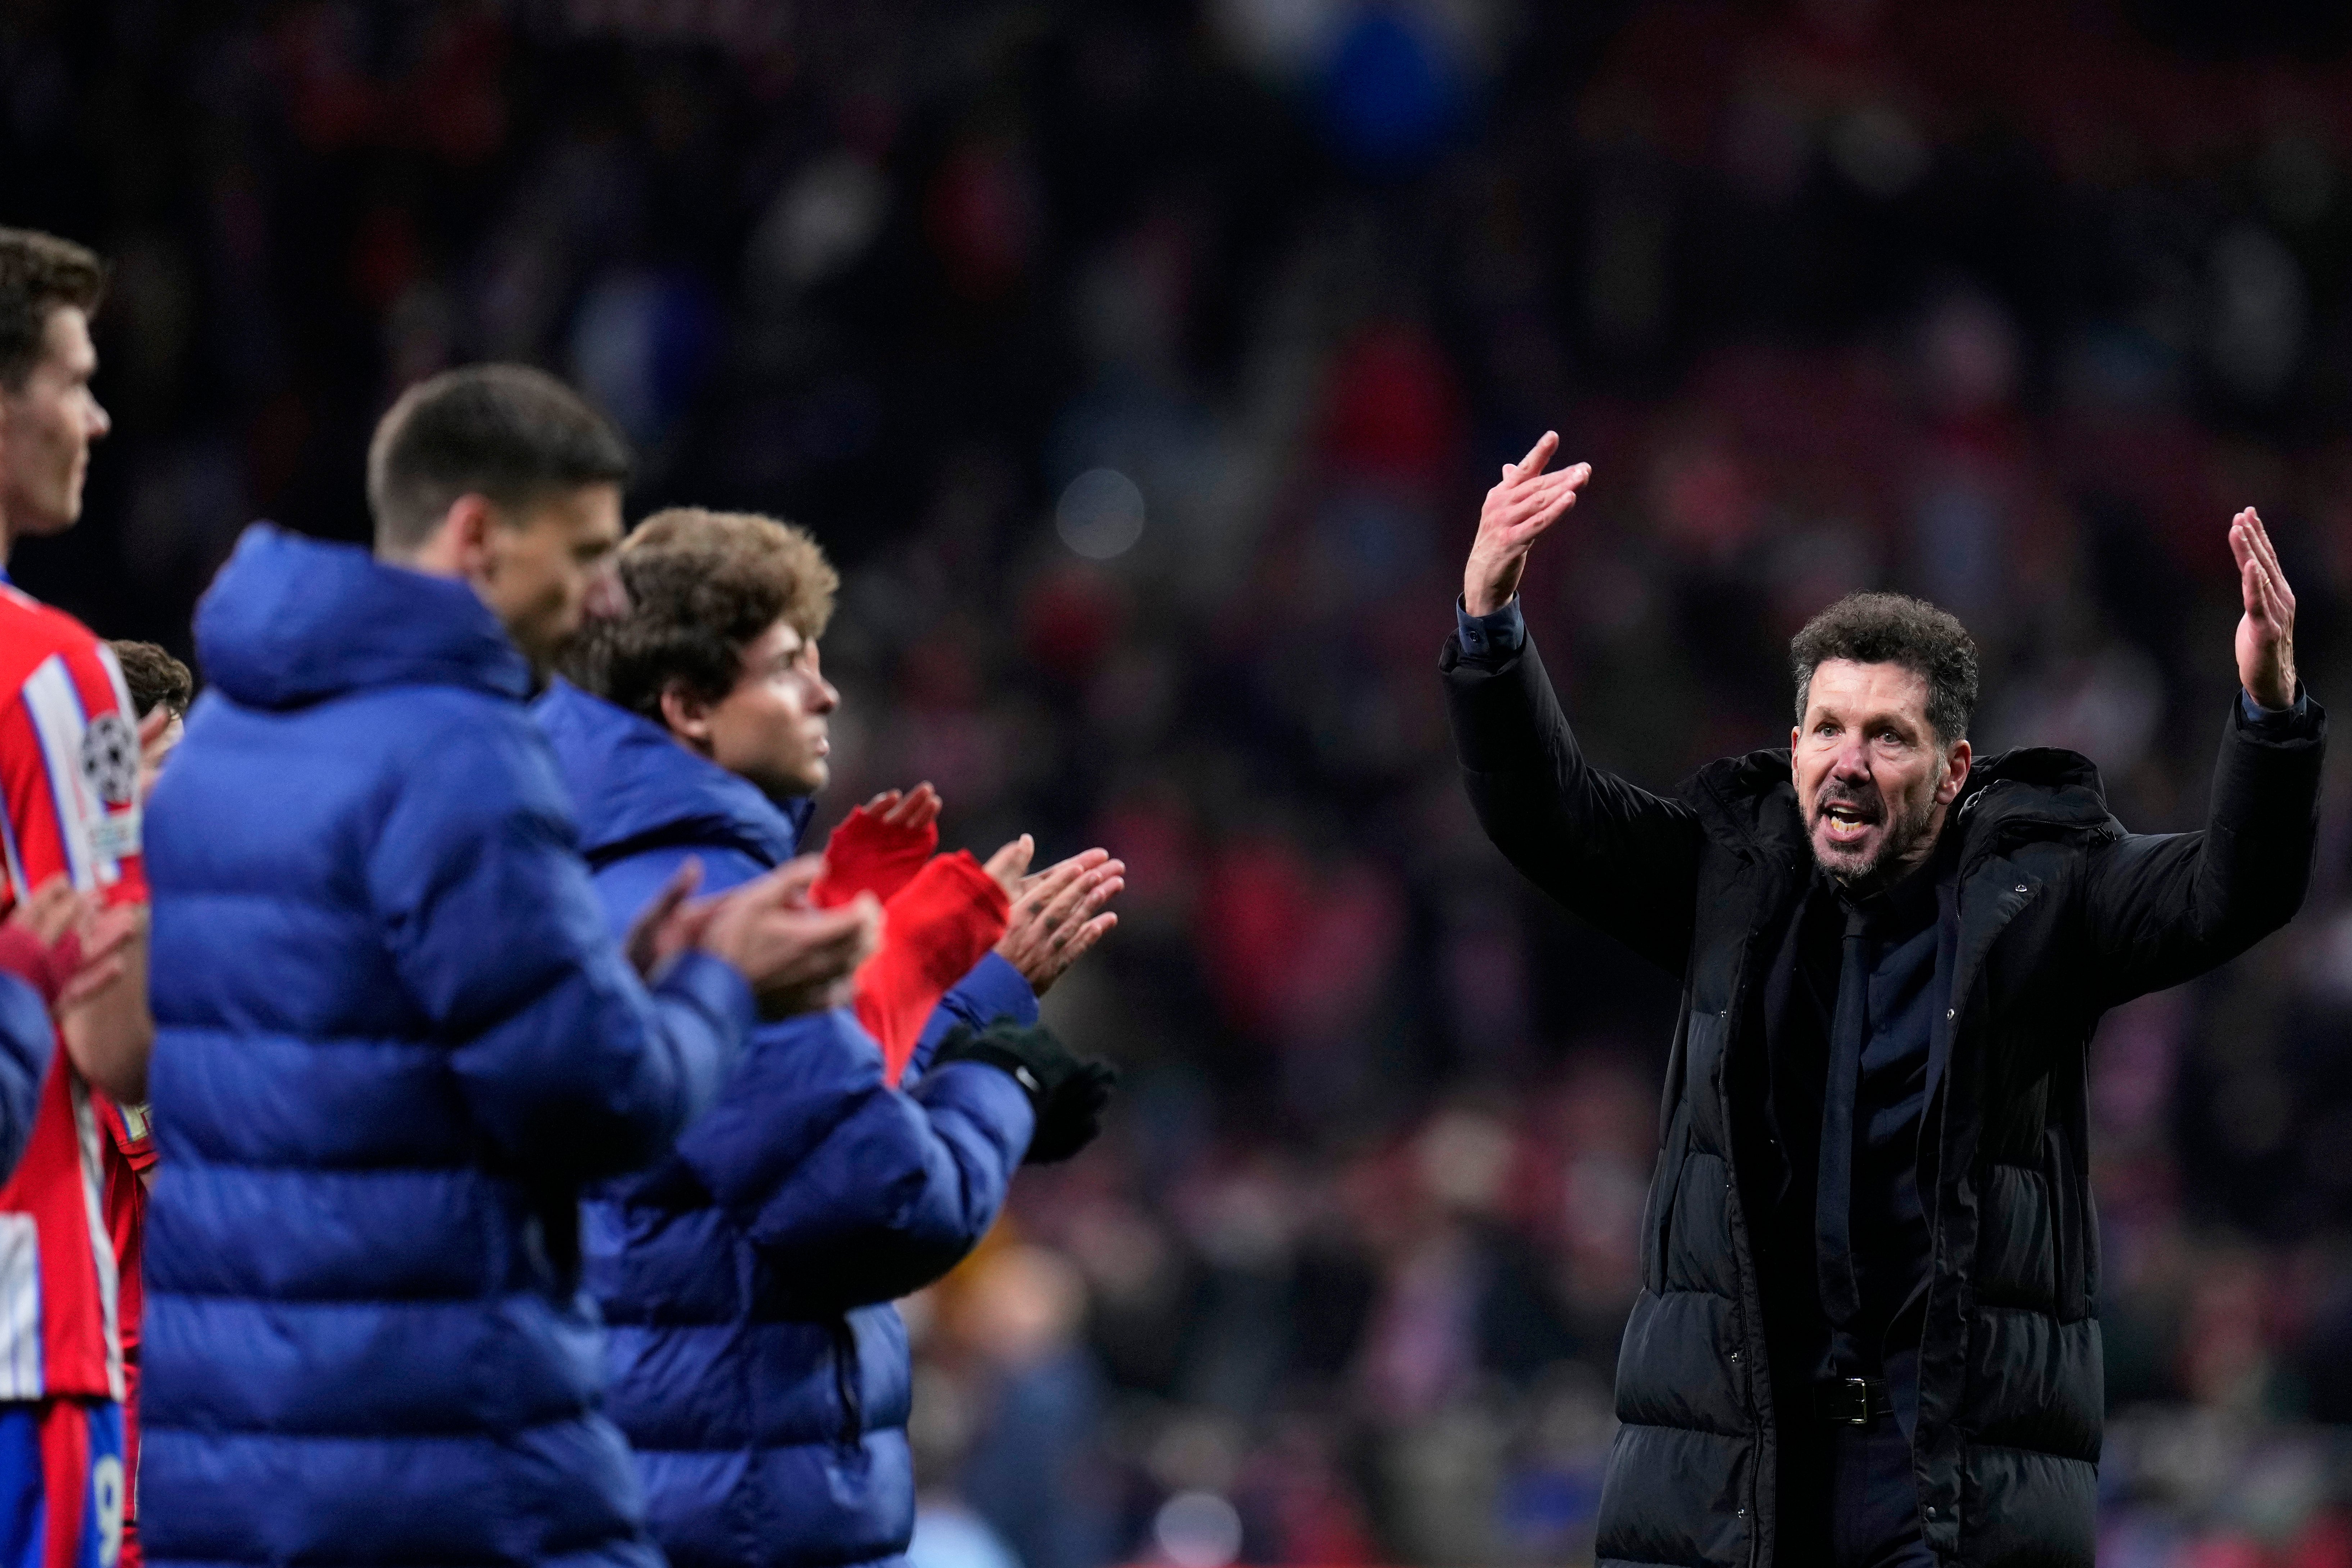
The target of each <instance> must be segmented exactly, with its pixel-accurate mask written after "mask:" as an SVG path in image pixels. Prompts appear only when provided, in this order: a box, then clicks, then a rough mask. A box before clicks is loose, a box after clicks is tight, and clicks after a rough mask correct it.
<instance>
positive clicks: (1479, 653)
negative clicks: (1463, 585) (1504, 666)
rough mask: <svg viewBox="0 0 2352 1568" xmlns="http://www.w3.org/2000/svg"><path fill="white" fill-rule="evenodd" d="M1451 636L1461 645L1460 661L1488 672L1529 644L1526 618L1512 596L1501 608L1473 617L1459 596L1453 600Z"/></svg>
mask: <svg viewBox="0 0 2352 1568" xmlns="http://www.w3.org/2000/svg"><path fill="white" fill-rule="evenodd" d="M1454 639H1455V641H1456V642H1458V643H1459V644H1460V645H1461V647H1462V657H1463V658H1465V659H1468V660H1469V661H1470V662H1471V663H1473V664H1478V665H1485V666H1487V667H1489V668H1491V667H1493V666H1495V665H1497V664H1500V663H1502V662H1503V660H1505V659H1507V658H1510V657H1511V656H1512V655H1513V654H1515V653H1517V652H1518V651H1519V648H1520V647H1521V646H1522V645H1524V644H1525V643H1526V642H1527V640H1528V623H1527V617H1526V616H1525V615H1523V614H1522V613H1521V611H1520V609H1519V596H1518V595H1517V594H1514V595H1511V596H1510V597H1509V598H1508V599H1506V600H1504V601H1503V607H1502V608H1501V609H1499V610H1492V611H1489V612H1488V613H1486V615H1483V616H1474V615H1472V614H1471V613H1470V606H1469V605H1467V604H1465V602H1464V600H1463V598H1462V596H1461V595H1459V594H1456V595H1454Z"/></svg>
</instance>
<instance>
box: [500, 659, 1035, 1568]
mask: <svg viewBox="0 0 2352 1568" xmlns="http://www.w3.org/2000/svg"><path fill="white" fill-rule="evenodd" d="M539 715H540V720H541V723H543V724H544V725H545V726H546V727H547V731H548V734H549V737H550V739H551V740H552V741H553V742H554V744H555V752H556V756H557V758H558V760H559V762H560V763H562V769H563V773H564V777H565V779H566V780H567V782H569V783H570V784H571V785H572V792H573V802H574V808H575V809H576V810H577V812H578V813H579V816H580V821H581V828H582V837H583V842H584V845H585V847H586V850H587V854H588V858H589V860H590V863H591V864H592V865H593V866H595V867H596V868H597V870H596V886H597V891H598V892H599V893H601V894H603V895H604V908H605V913H606V916H607V918H608V919H609V920H611V921H613V922H614V925H615V926H616V927H617V926H619V925H620V924H622V923H623V922H625V921H626V920H627V918H628V915H629V912H630V911H631V910H634V909H635V908H636V907H637V906H638V905H639V904H641V903H642V902H643V900H644V899H645V897H646V896H647V895H648V894H649V893H650V892H651V891H652V890H653V889H656V888H658V887H660V886H661V885H662V884H663V883H664V882H666V881H667V880H668V879H669V877H670V874H671V873H672V872H673V871H674V870H675V869H676V868H677V865H678V863H679V862H680V861H682V860H684V859H685V858H687V857H688V856H689V855H690V856H693V857H695V858H698V859H699V860H700V861H701V862H702V868H703V885H704V887H706V888H708V889H720V888H725V887H729V886H731V885H733V884H735V883H738V882H740V881H743V880H744V879H747V878H750V877H752V876H755V875H757V874H759V873H760V872H761V871H763V870H765V869H767V868H770V867H772V866H775V865H778V864H781V863H782V861H784V860H786V859H788V858H791V856H792V854H793V846H794V843H795V841H796V839H797V838H798V837H799V829H800V827H801V826H803V824H804V823H805V821H806V815H805V809H804V808H803V811H802V813H801V814H800V816H798V817H797V819H795V818H788V817H787V816H785V814H784V813H783V812H782V811H780V810H778V809H777V808H776V807H775V806H774V805H772V804H770V802H769V801H768V799H767V798H766V797H765V796H764V795H761V793H760V792H759V790H757V789H756V788H754V787H753V786H752V785H751V784H748V783H746V782H745V781H743V780H741V779H739V778H737V777H735V776H734V775H733V774H731V773H728V772H726V771H725V770H724V769H721V768H719V767H718V766H716V765H714V764H712V763H708V762H705V761H704V760H703V759H701V758H700V757H698V756H696V755H694V754H693V753H692V752H688V751H687V750H686V749H685V748H684V747H682V746H680V745H678V744H677V742H674V741H672V740H671V739H670V738H669V736H668V735H667V733H665V732H664V731H662V730H661V729H660V728H659V727H658V726H656V725H654V724H651V723H648V722H647V721H645V720H642V719H639V718H638V717H636V716H635V714H632V713H628V712H625V711H623V710H621V709H618V708H615V707H614V706H613V705H612V704H610V703H607V702H604V701H602V700H599V699H597V698H594V697H591V696H588V695H586V694H585V693H583V692H581V691H579V690H577V689H573V688H571V687H568V686H563V685H561V684H559V685H558V686H557V687H556V688H555V689H553V690H552V691H551V692H550V693H549V694H548V695H547V696H546V697H545V698H543V699H542V700H541V702H540V704H539ZM1036 1012H1037V1005H1036V998H1035V997H1034V996H1033V995H1032V994H1030V990H1029V987H1028V984H1026V983H1025V982H1024V980H1023V979H1022V978H1021V975H1020V973H1019V972H1018V971H1016V970H1014V969H1013V966H1012V965H1010V964H1008V963H1005V962H1004V961H1003V959H1001V958H997V957H995V956H994V955H991V956H990V957H988V958H985V959H983V960H982V962H981V963H980V965H979V966H978V967H977V968H976V969H975V970H974V971H973V972H972V973H971V976H970V977H969V978H967V979H966V980H965V981H964V982H963V983H962V984H961V985H959V986H958V987H957V988H956V990H955V991H953V992H951V993H950V994H949V996H948V999H947V1002H946V1004H945V1005H943V1006H942V1007H941V1008H940V1011H939V1013H938V1014H937V1015H935V1016H933V1019H932V1022H931V1026H930V1028H929V1030H928V1031H927V1032H926V1036H925V1039H924V1042H923V1044H922V1045H921V1046H919V1047H918V1050H917V1054H916V1060H917V1062H922V1061H925V1060H928V1059H929V1051H930V1050H931V1048H932V1047H935V1046H936V1044H937V1040H938V1037H939V1036H940V1035H941V1034H944V1033H945V1032H946V1030H947V1028H948V1027H949V1026H951V1025H952V1023H953V1022H954V1021H955V1018H956V1017H957V1016H961V1017H964V1018H967V1019H970V1020H972V1021H974V1022H976V1023H985V1022H987V1021H989V1020H991V1019H992V1018H996V1017H1012V1018H1014V1019H1017V1020H1019V1021H1021V1022H1024V1023H1027V1022H1031V1021H1034V1019H1035V1017H1036ZM1031 1125H1032V1124H1031V1118H1030V1111H1029V1102H1028V1100H1027V1097H1026V1096H1024V1094H1023V1093H1022V1091H1021V1089H1019V1087H1018V1086H1017V1085H1015V1084H1014V1083H1013V1079H1011V1078H1009V1077H1007V1076H1006V1075H1005V1074H1003V1073H1002V1072H1000V1071H998V1070H997V1069H996V1068H992V1067H983V1066H982V1065H981V1064H979V1063H977V1062H957V1063H952V1064H950V1065H949V1066H947V1067H944V1068H939V1069H938V1070H936V1071H934V1072H931V1073H929V1075H927V1076H926V1077H924V1078H923V1079H921V1081H920V1082H919V1084H918V1085H917V1086H916V1087H915V1088H914V1089H912V1090H911V1091H910V1092H907V1093H900V1092H898V1090H895V1089H890V1088H889V1087H887V1085H886V1084H884V1082H883V1081H882V1058H881V1050H880V1047H878V1046H877V1045H876V1044H875V1042H874V1038H873V1037H872V1036H870V1035H868V1034H866V1031H865V1030H863V1029H861V1028H860V1027H858V1026H857V1022H856V1018H855V1017H854V1016H852V1015H851V1014H850V1013H848V1012H847V1011H846V1010H842V1011H836V1012H833V1013H826V1014H821V1015H817V1016H811V1017H803V1018H798V1019H793V1020H790V1021H787V1022H784V1023H782V1024H772V1025H768V1026H762V1027H761V1029H759V1030H758V1032H757V1033H755V1034H754V1035H753V1037H752V1040H751V1046H750V1047H749V1048H748V1049H747V1050H746V1051H745V1052H744V1054H743V1059H742V1061H741V1062H740V1063H739V1064H738V1065H737V1067H736V1068H735V1071H734V1073H733V1074H732V1076H730V1078H729V1079H728V1080H727V1084H726V1087H725V1088H724V1089H722V1090H721V1091H720V1093H719V1104H718V1105H717V1106H716V1107H715V1108H714V1109H713V1110H711V1111H710V1113H709V1115H707V1116H705V1117H703V1118H702V1120H701V1121H698V1122H696V1123H695V1124H694V1125H693V1126H692V1127H691V1128H689V1129H688V1131H686V1133H685V1135H684V1136H682V1137H681V1138H680V1139H679V1140H678V1144H677V1152H676V1154H675V1155H673V1156H672V1157H671V1158H670V1159H669V1160H668V1161H667V1162H665V1163H663V1164H661V1165H659V1166H657V1167H656V1168H655V1169H654V1170H653V1171H651V1172H649V1173H646V1174H644V1175H642V1176H637V1177H633V1178H631V1179H629V1180H628V1181H626V1182H622V1183H614V1184H608V1185H607V1186H606V1187H605V1188H604V1190H603V1191H602V1192H601V1193H600V1194H598V1197H597V1199H596V1200H595V1201H593V1202H592V1203H590V1204H589V1205H588V1208H587V1214H586V1216H585V1228H584V1231H583V1236H584V1240H585V1250H586V1254H587V1259H588V1263H587V1269H588V1280H589V1285H590V1288H591V1289H593V1290H594V1291H595V1293H596V1296H597V1299H598V1300H600V1301H601V1302H602V1303H603V1305H604V1316H605V1320H606V1321H607V1322H609V1323H610V1324H611V1325H612V1327H611V1339H610V1341H609V1344H610V1347H611V1355H612V1369H613V1378H612V1395H611V1404H610V1409H611V1411H612V1414H613V1418H614V1420H615V1421H618V1422H619V1423H620V1424H621V1426H622V1429H623V1430H624V1431H625V1432H627V1433H628V1435H629V1441H630V1443H631V1445H632V1446H633V1447H635V1449H636V1451H637V1458H638V1465H639V1469H640V1473H641V1474H642V1475H643V1476H644V1478H645V1483H646V1505H647V1512H648V1517H649V1519H650V1521H651V1523H652V1526H653V1531H654V1536H655V1539H656V1541H658V1542H660V1544H661V1547H662V1549H663V1550H664V1551H665V1552H667V1553H668V1554H669V1559H670V1562H671V1563H672V1565H673V1568H772V1565H782V1564H793V1565H796V1568H798V1565H810V1564H835V1563H866V1562H871V1561H874V1560H877V1559H881V1558H887V1557H893V1556H896V1555H897V1554H898V1553H899V1552H903V1551H905V1550H906V1546H907V1539H908V1535H909V1534H910V1533H911V1532H912V1531H913V1529H914V1520H915V1482H914V1475H913V1472H912V1468H911V1466H910V1464H909V1461H908V1452H907V1436H906V1424H907V1412H908V1356H907V1338H906V1331H905V1329H904V1328H903V1326H902V1325H901V1324H900V1323H899V1321H898V1310H897V1309H895V1308H893V1307H891V1306H889V1305H887V1303H888V1302H889V1301H890V1300H892V1299H893V1298H895V1297H898V1296H903V1295H905V1294H907V1293H908V1291H910V1290H913V1289H918V1288H919V1287H921V1286H923V1285H927V1284H929V1283H930V1282H931V1281H932V1280H933V1279H938V1278H939V1277H940V1275H941V1274H944V1273H946V1272H947V1270H948V1269H949V1268H950V1267H952V1266H953V1265H954V1264H955V1262H956V1260H957V1259H959V1258H961V1257H962V1256H963V1255H964V1254H965V1253H966V1252H967V1251H969V1250H970V1249H971V1247H972V1245H973V1244H974V1243H975V1242H977V1241H978V1240H979V1239H980V1237H981V1236H982V1234H983V1233H984V1232H985V1231H986V1230H987V1229H988V1227H989V1226H990V1224H991V1223H992V1221H994V1219H995V1218H996V1211H997V1209H998V1207H999V1206H1000V1205H1002V1204H1003V1201H1004V1193H1005V1187H1006V1184H1007V1183H1008V1182H1009V1180H1010V1179H1011V1177H1012V1174H1013V1170H1014V1168H1015V1167H1016V1166H1017V1165H1018V1164H1019V1163H1020V1162H1021V1157H1022V1155H1023V1154H1024V1153H1025V1152H1027V1150H1028V1147H1029V1134H1030V1131H1031Z"/></svg>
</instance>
